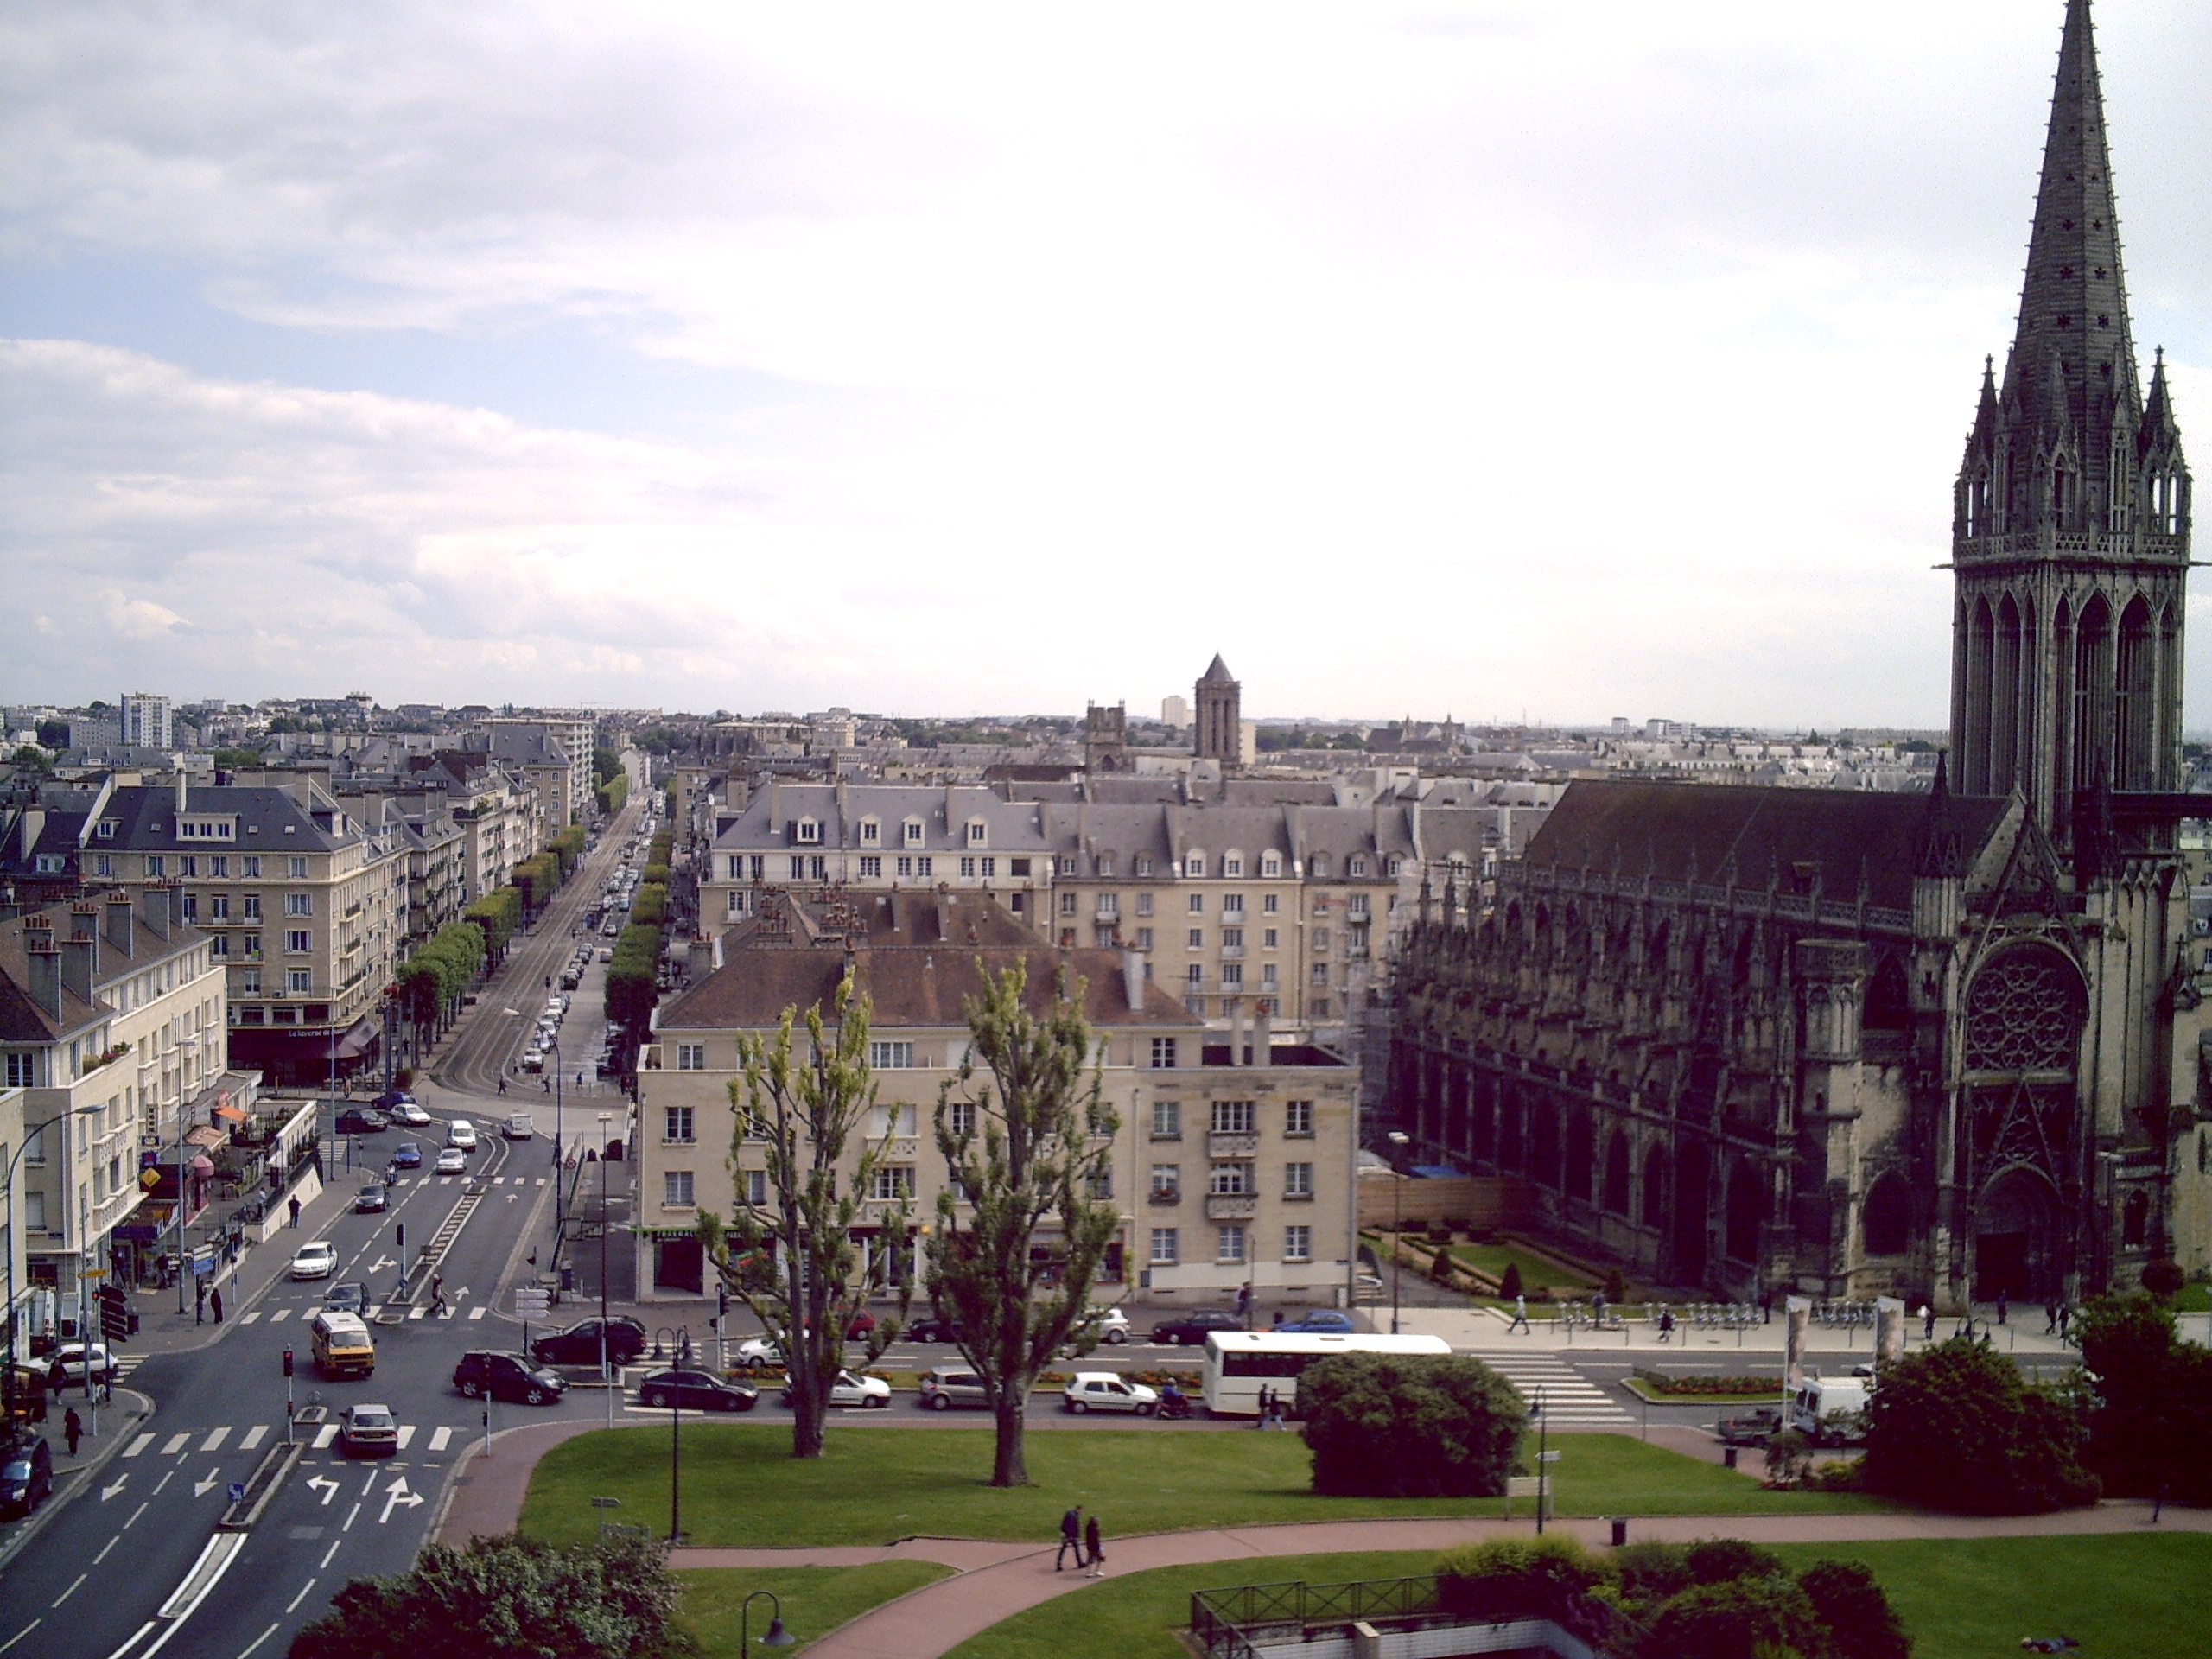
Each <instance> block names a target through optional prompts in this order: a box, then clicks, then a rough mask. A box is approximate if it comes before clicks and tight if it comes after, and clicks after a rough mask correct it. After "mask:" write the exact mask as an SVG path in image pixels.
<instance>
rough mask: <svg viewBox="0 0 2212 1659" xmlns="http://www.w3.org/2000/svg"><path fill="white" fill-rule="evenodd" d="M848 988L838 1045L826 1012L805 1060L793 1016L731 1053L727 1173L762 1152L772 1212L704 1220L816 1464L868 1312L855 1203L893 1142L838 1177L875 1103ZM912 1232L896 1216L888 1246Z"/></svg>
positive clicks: (788, 1011)
mask: <svg viewBox="0 0 2212 1659" xmlns="http://www.w3.org/2000/svg"><path fill="white" fill-rule="evenodd" d="M853 979H854V976H853V973H852V970H851V969H847V970H846V972H845V976H844V977H843V978H842V979H841V980H840V981H839V982H837V992H836V1021H837V1024H836V1030H835V1031H834V1032H833V1031H831V1030H830V1029H829V1026H828V1024H827V1022H825V1021H824V1020H823V1017H822V1010H821V1008H820V1007H810V1008H808V1009H807V1011H806V1014H805V1019H804V1025H805V1033H806V1036H805V1048H804V1052H800V1050H799V1046H798V1043H796V1042H795V1041H794V1027H796V1025H797V1024H798V1011H797V1010H796V1009H795V1008H785V1010H784V1014H783V1018H782V1019H781V1020H779V1021H778V1022H777V1025H776V1030H775V1033H774V1035H772V1036H770V1037H766V1038H763V1037H757V1036H746V1037H741V1038H739V1039H738V1055H737V1065H738V1075H737V1077H734V1078H733V1079H732V1080H731V1082H730V1085H729V1100H730V1107H731V1109H732V1110H733V1111H734V1113H735V1115H736V1122H735V1124H734V1127H733V1128H732V1130H731V1133H730V1144H729V1152H730V1155H729V1165H730V1167H731V1168H732V1169H735V1168H737V1167H738V1166H739V1162H740V1160H741V1157H742V1156H743V1155H744V1154H745V1153H746V1152H747V1148H748V1147H751V1148H754V1149H757V1151H758V1152H759V1153H760V1154H762V1158H763V1161H764V1163H765V1164H766V1168H767V1178H768V1202H767V1203H766V1205H763V1206H761V1207H760V1209H758V1210H755V1209H754V1208H753V1207H751V1206H743V1207H741V1208H739V1209H738V1210H737V1211H734V1213H733V1214H732V1216H731V1217H730V1220H729V1223H728V1225H727V1226H725V1225H724V1224H723V1223H722V1220H721V1217H720V1216H718V1215H715V1213H714V1212H712V1211H702V1213H701V1215H700V1217H699V1237H700V1239H701V1241H702V1243H703V1244H704V1245H705V1246H706V1250H707V1255H708V1257H709V1260H711V1261H712V1262H714V1264H715V1269H716V1271H718V1272H719V1273H720V1274H721V1277H722V1282H723V1283H724V1284H726V1285H728V1287H729V1288H730V1290H731V1292H732V1293H733V1294H735V1295H736V1296H738V1297H739V1298H741V1300H743V1301H744V1303H745V1305H746V1306H747V1307H749V1308H751V1309H752V1310H753V1313H755V1314H757V1315H758V1316H759V1318H760V1323H761V1325H763V1326H764V1327H765V1328H766V1333H767V1335H768V1338H769V1339H770V1340H771V1341H772V1342H773V1343H775V1344H776V1346H777V1347H778V1348H779V1350H781V1351H782V1353H783V1357H784V1370H785V1376H787V1377H788V1378H789V1379H790V1385H791V1406H792V1418H791V1455H792V1456H793V1457H795V1458H818V1457H820V1456H821V1455H822V1443H823V1424H824V1423H825V1422H826V1421H828V1418H829V1389H830V1387H831V1385H832V1384H833V1383H836V1380H837V1372H838V1370H839V1368H841V1367H842V1365H843V1364H844V1363H845V1332H847V1331H848V1330H849V1329H850V1328H851V1325H852V1323H853V1318H854V1316H855V1314H857V1313H860V1311H861V1307H862V1306H864V1305H865V1303H866V1302H867V1300H868V1284H867V1281H866V1279H865V1276H864V1275H863V1274H861V1253H860V1249H859V1248H858V1246H856V1245H855V1243H854V1242H853V1228H854V1225H855V1224H856V1223H857V1222H858V1221H859V1220H860V1218H861V1206H860V1198H859V1194H861V1193H862V1192H868V1190H869V1189H870V1187H871V1186H872V1185H873V1184H874V1177H875V1171H876V1166H877V1165H878V1164H880V1162H881V1161H882V1160H883V1159H884V1157H885V1155H886V1154H887V1153H888V1152H889V1150H890V1136H889V1135H888V1134H886V1135H885V1136H884V1138H883V1139H882V1140H881V1141H877V1142H876V1143H874V1145H872V1146H871V1145H868V1144H865V1143H863V1144H862V1145H861V1152H860V1157H859V1159H858V1160H857V1161H856V1162H855V1165H854V1166H853V1167H852V1169H851V1170H850V1171H847V1170H846V1169H845V1168H844V1163H845V1154H846V1151H847V1149H848V1148H849V1147H851V1146H852V1145H853V1144H854V1143H855V1141H858V1140H860V1138H861V1132H862V1128H863V1125H864V1123H865V1121H866V1118H867V1115H868V1109H869V1108H870V1107H871V1106H873V1105H874V1103H875V1078H874V1074H873V1073H872V1072H871V1071H869V1070H868V998H867V997H866V996H864V995H861V994H860V993H859V992H858V991H857V990H856V989H855V986H854V982H853ZM905 1231H906V1217H904V1215H903V1214H901V1215H900V1216H899V1217H896V1218H895V1219H887V1222H886V1224H885V1226H884V1229H883V1235H882V1236H886V1237H889V1238H893V1239H896V1238H899V1237H900V1236H903V1235H904V1233H905ZM733 1245H734V1247H735V1248H734V1249H733V1248H732V1247H733ZM904 1254H905V1251H904V1250H903V1249H901V1250H900V1251H899V1255H904ZM904 1311H905V1306H904V1301H903V1299H902V1303H901V1308H900V1312H901V1313H902V1314H903V1313H904ZM899 1324H900V1321H899V1319H885V1320H881V1321H880V1322H878V1324H877V1325H876V1326H875V1329H874V1331H873V1332H870V1334H869V1337H868V1359H869V1360H870V1361H871V1362H873V1361H874V1359H875V1357H877V1356H878V1355H879V1354H880V1353H881V1352H882V1351H883V1350H884V1349H885V1348H886V1347H887V1345H888V1344H889V1343H890V1341H891V1339H892V1338H893V1337H894V1336H895V1335H897V1334H898V1332H899Z"/></svg>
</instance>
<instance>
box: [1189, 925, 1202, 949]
mask: <svg viewBox="0 0 2212 1659" xmlns="http://www.w3.org/2000/svg"><path fill="white" fill-rule="evenodd" d="M1183 943H1184V944H1185V946H1186V947H1188V948H1189V949H1191V950H1205V948H1206V931H1205V929H1204V928H1203V927H1193V928H1190V929H1187V930H1185V932H1184V934H1183Z"/></svg>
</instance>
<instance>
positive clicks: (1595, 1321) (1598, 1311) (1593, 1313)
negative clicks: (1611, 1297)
mask: <svg viewBox="0 0 2212 1659" xmlns="http://www.w3.org/2000/svg"><path fill="white" fill-rule="evenodd" d="M1590 1322H1591V1323H1592V1325H1596V1326H1597V1327H1598V1328H1599V1330H1601V1331H1602V1330H1604V1329H1605V1292H1604V1291H1602V1290H1601V1291H1599V1293H1598V1294H1596V1295H1594V1296H1592V1298H1591V1299H1590Z"/></svg>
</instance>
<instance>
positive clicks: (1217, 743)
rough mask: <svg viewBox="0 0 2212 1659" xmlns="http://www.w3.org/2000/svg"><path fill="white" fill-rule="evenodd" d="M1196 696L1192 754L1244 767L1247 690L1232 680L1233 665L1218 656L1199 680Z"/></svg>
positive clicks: (1225, 764) (1194, 692) (1193, 692)
mask: <svg viewBox="0 0 2212 1659" xmlns="http://www.w3.org/2000/svg"><path fill="white" fill-rule="evenodd" d="M1192 696H1193V698H1194V700H1195V702H1196V709H1197V717H1196V720H1195V722H1194V725H1193V728H1192V742H1191V753H1193V754H1195V755H1197V756H1198V758H1199V759H1200V760H1218V761H1220V762H1222V763H1223V764H1224V766H1236V765H1238V764H1240V763H1241V762H1242V761H1243V759H1244V719H1243V696H1244V688H1243V685H1242V684H1241V683H1238V682H1237V681H1236V679H1235V678H1233V677H1231V676H1230V672H1229V664H1227V663H1224V662H1223V661H1222V660H1221V658H1220V656H1219V655H1218V654H1217V655H1216V656H1215V658H1214V659H1213V662H1212V664H1211V665H1210V666H1209V667H1208V668H1207V670H1206V671H1205V674H1204V675H1202V676H1200V677H1199V679H1198V684H1197V685H1196V686H1195V687H1193V688H1192Z"/></svg>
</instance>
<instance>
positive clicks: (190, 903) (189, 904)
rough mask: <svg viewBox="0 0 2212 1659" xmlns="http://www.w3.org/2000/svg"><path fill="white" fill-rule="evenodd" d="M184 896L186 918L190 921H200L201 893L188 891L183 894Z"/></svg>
mask: <svg viewBox="0 0 2212 1659" xmlns="http://www.w3.org/2000/svg"><path fill="white" fill-rule="evenodd" d="M182 897H183V899H184V919H185V920H186V921H188V922H196V921H198V920H199V919H200V895H199V894H198V893H185V894H183V895H182Z"/></svg>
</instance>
